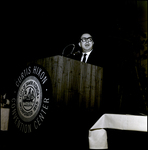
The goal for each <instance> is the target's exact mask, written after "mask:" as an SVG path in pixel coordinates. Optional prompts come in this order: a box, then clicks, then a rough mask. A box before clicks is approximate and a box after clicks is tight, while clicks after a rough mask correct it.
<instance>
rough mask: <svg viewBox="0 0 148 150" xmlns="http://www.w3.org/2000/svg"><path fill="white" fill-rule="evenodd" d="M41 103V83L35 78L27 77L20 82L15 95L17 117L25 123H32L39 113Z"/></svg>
mask: <svg viewBox="0 0 148 150" xmlns="http://www.w3.org/2000/svg"><path fill="white" fill-rule="evenodd" d="M41 103H42V87H41V83H40V82H39V80H38V79H37V78H36V77H35V76H29V77H27V78H26V79H25V80H24V81H23V82H22V84H21V85H20V87H19V90H18V93H17V111H18V115H19V117H20V118H21V119H22V120H23V121H25V122H30V121H32V120H33V119H34V118H35V117H36V116H37V114H38V113H39V110H40V108H41Z"/></svg>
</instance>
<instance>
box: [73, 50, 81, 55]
mask: <svg viewBox="0 0 148 150" xmlns="http://www.w3.org/2000/svg"><path fill="white" fill-rule="evenodd" d="M80 53H81V52H80V51H77V52H75V53H73V54H72V55H78V54H80Z"/></svg>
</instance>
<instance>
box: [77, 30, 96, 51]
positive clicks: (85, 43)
mask: <svg viewBox="0 0 148 150" xmlns="http://www.w3.org/2000/svg"><path fill="white" fill-rule="evenodd" d="M93 45H94V41H93V39H92V36H91V35H90V34H89V33H84V34H82V36H81V38H80V42H79V46H80V47H82V52H89V51H91V50H92V49H93Z"/></svg>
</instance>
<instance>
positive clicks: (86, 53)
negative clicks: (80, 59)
mask: <svg viewBox="0 0 148 150" xmlns="http://www.w3.org/2000/svg"><path fill="white" fill-rule="evenodd" d="M92 51H93V49H92V50H91V51H89V52H86V53H84V52H82V54H83V55H84V54H87V55H89V54H90V53H91V52H92Z"/></svg>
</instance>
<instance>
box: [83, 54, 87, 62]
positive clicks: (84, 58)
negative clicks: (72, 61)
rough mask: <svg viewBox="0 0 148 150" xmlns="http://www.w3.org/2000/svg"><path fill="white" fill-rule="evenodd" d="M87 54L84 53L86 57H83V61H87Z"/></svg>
mask: <svg viewBox="0 0 148 150" xmlns="http://www.w3.org/2000/svg"><path fill="white" fill-rule="evenodd" d="M86 55H87V54H84V57H83V62H84V63H85V61H86Z"/></svg>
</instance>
